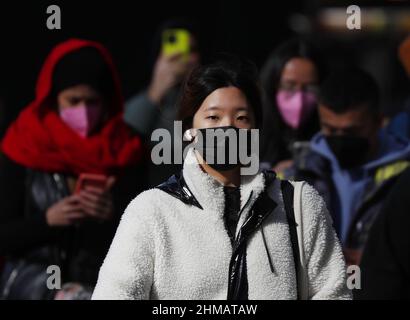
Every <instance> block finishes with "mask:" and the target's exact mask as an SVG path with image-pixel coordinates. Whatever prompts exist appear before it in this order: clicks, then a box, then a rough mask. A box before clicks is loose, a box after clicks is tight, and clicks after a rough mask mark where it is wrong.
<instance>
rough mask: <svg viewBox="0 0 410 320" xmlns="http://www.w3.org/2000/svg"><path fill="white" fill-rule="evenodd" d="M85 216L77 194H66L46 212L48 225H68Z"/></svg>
mask: <svg viewBox="0 0 410 320" xmlns="http://www.w3.org/2000/svg"><path fill="white" fill-rule="evenodd" d="M85 217H86V215H85V213H84V212H83V208H82V205H81V203H80V197H79V196H78V195H72V196H68V197H66V198H64V199H62V200H60V201H58V202H57V203H55V204H54V205H52V206H51V207H50V208H49V209H48V210H47V212H46V220H47V224H48V225H49V226H69V225H72V224H73V223H74V222H76V221H78V220H80V219H83V218H85Z"/></svg>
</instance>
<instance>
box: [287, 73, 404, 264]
mask: <svg viewBox="0 0 410 320" xmlns="http://www.w3.org/2000/svg"><path fill="white" fill-rule="evenodd" d="M320 91H321V92H320V98H319V116H320V124H321V132H320V133H318V134H317V135H315V136H314V137H313V138H312V140H311V143H310V151H309V152H308V153H306V154H305V155H304V156H303V157H300V158H299V159H297V161H296V162H295V164H294V165H293V166H292V167H291V168H289V169H288V170H286V171H285V172H284V176H285V177H288V178H293V179H296V180H305V181H308V182H309V183H310V184H312V185H313V186H314V187H315V188H316V189H317V190H318V191H319V192H320V193H321V194H322V195H323V197H324V198H325V200H326V203H327V205H328V208H329V211H330V213H331V214H332V216H333V220H334V223H335V227H336V230H337V232H338V235H339V237H340V239H341V241H342V244H343V247H344V250H345V255H346V259H347V262H348V263H349V264H358V263H359V262H360V257H361V253H362V249H363V247H364V245H365V243H366V239H367V236H368V232H369V229H370V227H371V225H372V223H373V221H374V219H375V217H376V216H377V214H378V213H379V211H380V208H381V206H382V205H383V203H384V201H385V200H386V198H387V196H388V194H389V192H390V190H391V189H392V186H393V184H394V183H395V181H396V180H397V178H398V176H399V175H400V174H401V173H402V171H403V170H404V169H405V168H406V167H407V166H409V160H410V145H409V143H408V142H407V141H406V140H403V139H401V138H399V137H396V136H394V135H391V134H389V133H387V132H386V131H385V130H384V129H381V127H382V115H381V112H380V106H379V93H378V92H379V91H378V87H377V84H376V82H375V81H374V79H373V78H372V77H371V76H370V75H369V74H368V73H367V72H365V71H363V70H361V69H358V68H355V67H350V68H346V69H343V70H337V71H334V72H333V73H332V74H331V75H330V76H329V77H328V78H326V80H324V82H323V84H322V86H321V89H320Z"/></svg>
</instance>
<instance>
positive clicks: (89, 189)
mask: <svg viewBox="0 0 410 320" xmlns="http://www.w3.org/2000/svg"><path fill="white" fill-rule="evenodd" d="M114 182H115V178H114V177H107V176H103V175H95V174H82V175H80V177H79V179H78V182H77V188H76V192H77V193H78V196H79V199H80V200H79V201H80V204H81V206H82V209H83V212H84V213H85V214H86V215H87V216H88V217H90V218H95V219H98V220H108V219H110V218H111V217H112V214H113V202H112V195H111V192H110V189H111V187H112V185H113V184H114Z"/></svg>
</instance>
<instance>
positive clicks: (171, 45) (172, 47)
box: [162, 29, 191, 60]
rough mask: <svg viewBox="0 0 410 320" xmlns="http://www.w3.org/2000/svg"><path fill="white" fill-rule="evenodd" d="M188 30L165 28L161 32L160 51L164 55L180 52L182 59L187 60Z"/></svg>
mask: <svg viewBox="0 0 410 320" xmlns="http://www.w3.org/2000/svg"><path fill="white" fill-rule="evenodd" d="M190 39H191V35H190V33H189V31H187V30H185V29H167V30H165V31H164V32H163V34H162V52H163V54H164V55H166V56H171V55H175V54H181V56H182V58H183V59H184V60H188V57H189V52H190Z"/></svg>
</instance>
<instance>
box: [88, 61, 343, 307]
mask: <svg viewBox="0 0 410 320" xmlns="http://www.w3.org/2000/svg"><path fill="white" fill-rule="evenodd" d="M255 79H256V72H254V71H253V69H252V68H250V67H249V65H248V64H246V63H244V62H242V61H236V60H235V59H233V60H231V61H230V62H219V63H214V64H211V65H207V66H203V67H199V68H197V69H195V70H194V71H193V72H192V73H191V75H190V77H189V78H188V79H187V81H186V82H185V86H184V91H183V95H182V98H181V100H180V117H181V119H182V120H183V125H184V128H193V130H190V131H188V132H190V133H191V136H193V138H195V137H196V138H197V139H195V141H198V137H199V136H200V135H199V133H203V134H205V135H207V134H208V133H209V132H211V131H212V130H213V132H214V131H215V129H216V128H219V129H221V130H223V131H224V132H226V131H228V129H229V130H231V129H232V130H234V131H235V132H240V131H243V132H250V130H249V129H252V128H258V126H259V124H260V123H261V107H260V98H259V91H258V87H257V85H256V81H255ZM195 129H196V130H195ZM239 136H240V135H239ZM242 142H243V141H242ZM247 142H249V140H246V141H245V144H246V145H247ZM232 144H236V147H237V149H235V150H238V148H240V146H241V144H240V143H239V139H238V140H235V139H224V140H223V146H224V147H225V148H229V147H232ZM195 146H196V148H190V149H189V151H188V153H187V155H186V158H185V162H184V167H183V170H182V173H180V174H177V175H175V176H173V177H171V178H170V179H169V180H168V181H167V182H166V183H164V184H162V185H160V186H158V187H157V188H154V189H151V190H148V191H145V192H143V193H141V194H140V195H138V196H137V197H136V198H135V199H134V200H133V201H132V202H131V203H130V204H129V206H128V208H127V209H126V211H125V213H124V215H123V217H122V220H121V223H120V225H119V227H118V230H117V233H116V235H115V238H114V240H113V242H112V245H111V248H110V250H109V252H108V255H107V257H106V259H105V261H104V263H103V265H102V267H101V269H100V274H99V278H98V282H97V286H96V288H95V291H94V294H93V299H241V300H242V299H263V300H265V299H266V300H268V299H297V298H298V297H299V298H300V297H301V294H300V289H299V290H298V288H300V281H301V279H300V278H299V277H298V276H297V275H298V274H300V270H304V274H305V276H306V277H305V279H304V280H303V281H305V282H304V284H305V286H304V287H305V288H306V289H307V290H306V292H307V296H305V298H308V299H350V297H351V294H350V291H349V290H348V289H347V288H346V269H345V262H344V258H343V255H342V251H341V248H340V245H339V241H338V239H337V236H336V234H335V232H334V230H333V228H332V223H331V219H330V217H329V215H328V212H327V210H326V207H325V204H324V202H323V200H322V199H321V198H320V196H319V195H318V193H317V192H316V191H315V190H314V189H313V188H312V187H310V186H308V185H306V184H305V185H303V187H302V191H301V211H302V221H301V225H303V233H302V235H299V238H298V237H296V238H295V233H294V232H293V233H292V230H295V229H294V228H293V227H292V223H294V221H292V219H291V218H290V217H291V216H290V215H289V212H292V210H291V209H289V207H288V206H287V202H286V201H284V200H283V199H284V197H283V196H284V195H283V194H282V190H285V189H284V188H283V186H284V184H283V182H281V181H280V180H279V179H276V178H275V175H274V173H273V172H258V173H256V174H253V175H243V174H242V175H241V172H243V171H241V168H243V166H244V165H245V163H243V159H241V158H240V157H238V161H237V163H236V162H235V163H227V161H225V162H224V161H222V162H216V161H214V160H215V159H214V158H212V154H208V153H206V150H207V149H206V147H209V146H203V145H202V149H201V145H200V144H196V145H195ZM242 146H243V143H242ZM219 147H220V145H219ZM215 150H216V149H215ZM215 154H217V152H216V153H215ZM214 156H215V155H214ZM203 160H204V161H203ZM217 160H221V159H219V158H218V159H217ZM229 160H231V159H230V158H229ZM289 185H290V184H289ZM291 189H292V187H291ZM286 190H289V189H286ZM286 193H288V191H286ZM288 194H289V193H288ZM285 206H286V208H285ZM285 209H288V210H285ZM298 239H299V240H300V239H303V241H302V242H301V243H299V245H298V244H296V245H295V241H296V243H297V241H298ZM295 247H296V248H297V249H295ZM300 252H301V253H302V254H304V258H305V259H304V264H303V265H298V261H299V260H298V259H296V258H297V257H296V256H297V255H298V254H299V253H300ZM297 271H299V273H298V272H297ZM303 281H302V282H303Z"/></svg>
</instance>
